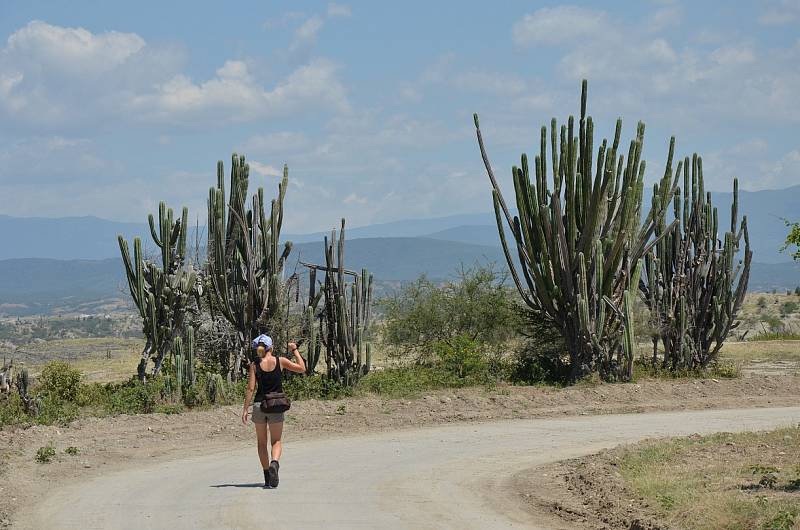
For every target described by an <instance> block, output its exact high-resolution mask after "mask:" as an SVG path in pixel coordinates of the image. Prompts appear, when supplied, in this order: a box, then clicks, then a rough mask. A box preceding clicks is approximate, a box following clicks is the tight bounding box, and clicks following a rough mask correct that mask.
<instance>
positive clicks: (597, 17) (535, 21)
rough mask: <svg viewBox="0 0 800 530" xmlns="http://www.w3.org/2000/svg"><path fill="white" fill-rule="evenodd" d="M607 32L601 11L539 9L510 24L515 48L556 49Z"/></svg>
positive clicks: (562, 7) (606, 17)
mask: <svg viewBox="0 0 800 530" xmlns="http://www.w3.org/2000/svg"><path fill="white" fill-rule="evenodd" d="M607 31H608V16H607V15H606V13H605V12H603V11H597V10H594V9H587V8H583V7H577V6H558V7H543V8H541V9H537V10H536V11H534V12H533V13H531V14H528V15H525V16H524V17H522V20H520V21H519V22H517V23H516V24H514V27H513V28H512V36H513V39H514V43H516V44H517V45H518V46H530V45H533V44H545V45H556V44H562V43H567V42H575V41H578V40H580V39H582V38H584V37H587V36H593V35H598V34H602V33H605V32H607Z"/></svg>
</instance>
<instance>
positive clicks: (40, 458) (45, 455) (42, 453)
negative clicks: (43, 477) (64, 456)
mask: <svg viewBox="0 0 800 530" xmlns="http://www.w3.org/2000/svg"><path fill="white" fill-rule="evenodd" d="M55 456H56V450H55V448H54V447H53V446H52V445H45V446H44V447H40V448H39V449H38V450H37V451H36V461H37V462H39V463H40V464H49V463H50V461H51V460H52V459H53V457H55Z"/></svg>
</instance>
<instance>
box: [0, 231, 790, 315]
mask: <svg viewBox="0 0 800 530" xmlns="http://www.w3.org/2000/svg"><path fill="white" fill-rule="evenodd" d="M297 259H302V260H304V261H310V262H317V263H322V262H324V259H323V250H322V243H321V242H320V243H303V244H299V245H296V247H295V250H294V251H293V252H292V259H291V260H290V263H289V267H288V272H291V270H292V269H293V268H294V263H295V260H297ZM490 262H494V263H495V264H497V266H498V267H499V268H505V267H506V264H505V258H504V257H503V255H502V252H501V251H500V249H499V248H497V247H496V246H487V245H471V244H467V243H459V242H455V241H444V240H436V239H432V238H418V237H397V238H366V239H353V240H350V241H348V243H347V248H346V255H345V265H346V266H347V267H349V268H353V269H360V268H361V267H367V268H368V269H370V271H372V272H373V273H374V275H375V278H376V280H377V281H378V283H379V287H380V291H382V292H385V291H386V290H387V289H392V288H394V287H396V286H397V285H399V284H400V283H402V282H405V281H409V280H413V279H415V278H417V277H418V276H419V275H420V274H427V275H428V277H430V278H431V279H433V280H443V279H448V278H452V277H453V276H454V275H455V273H456V271H457V270H458V268H459V267H460V266H461V265H462V264H464V265H466V266H471V265H475V264H487V263H490ZM797 285H800V264H798V263H794V262H788V263H779V264H764V263H754V264H753V271H752V274H751V278H750V290H751V291H771V290H773V289H777V290H785V289H794V288H795V287H796V286H797ZM126 288H127V284H126V282H125V278H124V271H123V268H122V263H121V262H120V260H119V259H118V258H113V259H106V260H52V259H38V258H28V259H11V260H0V314H6V315H31V314H33V315H36V314H51V313H54V312H72V313H74V312H86V313H95V312H101V311H107V310H108V308H115V307H120V306H122V305H125V304H127V302H128V296H127V292H126V291H125V289H126Z"/></svg>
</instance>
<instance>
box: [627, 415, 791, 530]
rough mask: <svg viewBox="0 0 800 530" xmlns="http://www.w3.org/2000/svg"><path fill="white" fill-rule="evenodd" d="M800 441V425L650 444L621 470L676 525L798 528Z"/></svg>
mask: <svg viewBox="0 0 800 530" xmlns="http://www.w3.org/2000/svg"><path fill="white" fill-rule="evenodd" d="M799 442H800V426H798V427H792V428H785V429H778V430H775V431H770V432H763V433H741V434H729V433H723V434H718V435H712V436H706V437H700V436H696V437H690V438H680V439H674V440H668V441H656V442H647V443H645V444H643V445H637V446H634V447H633V448H630V449H626V450H625V451H624V453H623V455H622V457H621V459H620V461H619V471H620V473H621V475H622V477H623V479H624V480H625V482H626V486H627V487H629V488H631V489H632V490H633V491H635V492H636V493H638V494H639V495H641V496H643V497H644V498H645V499H647V500H648V501H649V503H650V505H651V506H655V507H657V510H658V511H659V512H660V514H661V516H662V517H663V520H664V521H665V522H666V523H668V524H669V525H670V526H671V527H677V528H687V529H709V528H715V529H717V528H718V529H749V528H764V529H787V530H791V529H798V528H800V443H799ZM759 482H761V484H759ZM773 482H774V483H773ZM769 483H772V484H771V485H770V484H769Z"/></svg>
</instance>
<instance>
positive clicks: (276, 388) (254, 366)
mask: <svg viewBox="0 0 800 530" xmlns="http://www.w3.org/2000/svg"><path fill="white" fill-rule="evenodd" d="M253 346H254V347H255V349H256V353H257V356H256V358H255V359H254V360H253V362H251V363H250V375H249V378H248V381H247V392H246V393H245V397H244V408H243V409H242V423H244V424H245V425H247V417H248V415H250V413H251V408H250V406H251V405H250V404H251V403H252V404H253V405H252V415H253V423H254V424H255V426H256V438H257V440H258V459H259V460H260V461H261V468H262V469H263V470H264V486H265V487H266V486H269V487H271V488H277V487H278V469H279V467H280V463H279V462H280V459H281V449H282V447H281V436H282V435H283V419H284V413H283V412H264V411H263V410H262V407H261V402H262V401H263V400H264V398H265V396H267V394H273V393H281V394H282V393H283V384H282V382H281V370H282V369H286V370H289V371H290V372H298V373H303V372H305V371H306V363H305V361H304V360H303V357H302V356H301V355H300V351H299V350H298V349H297V344H295V343H294V342H290V343H289V353H292V354H294V360H290V359H287V358H285V357H276V356H275V355H274V354H273V349H272V338H271V337H269V336H267V335H259V336H258V337H256V339H255V340H254V341H253ZM254 391H255V402H253V401H251V400H252V399H253V392H254ZM269 442H272V451H271V452H272V459H271V460H270V451H269V447H268V446H269Z"/></svg>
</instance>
